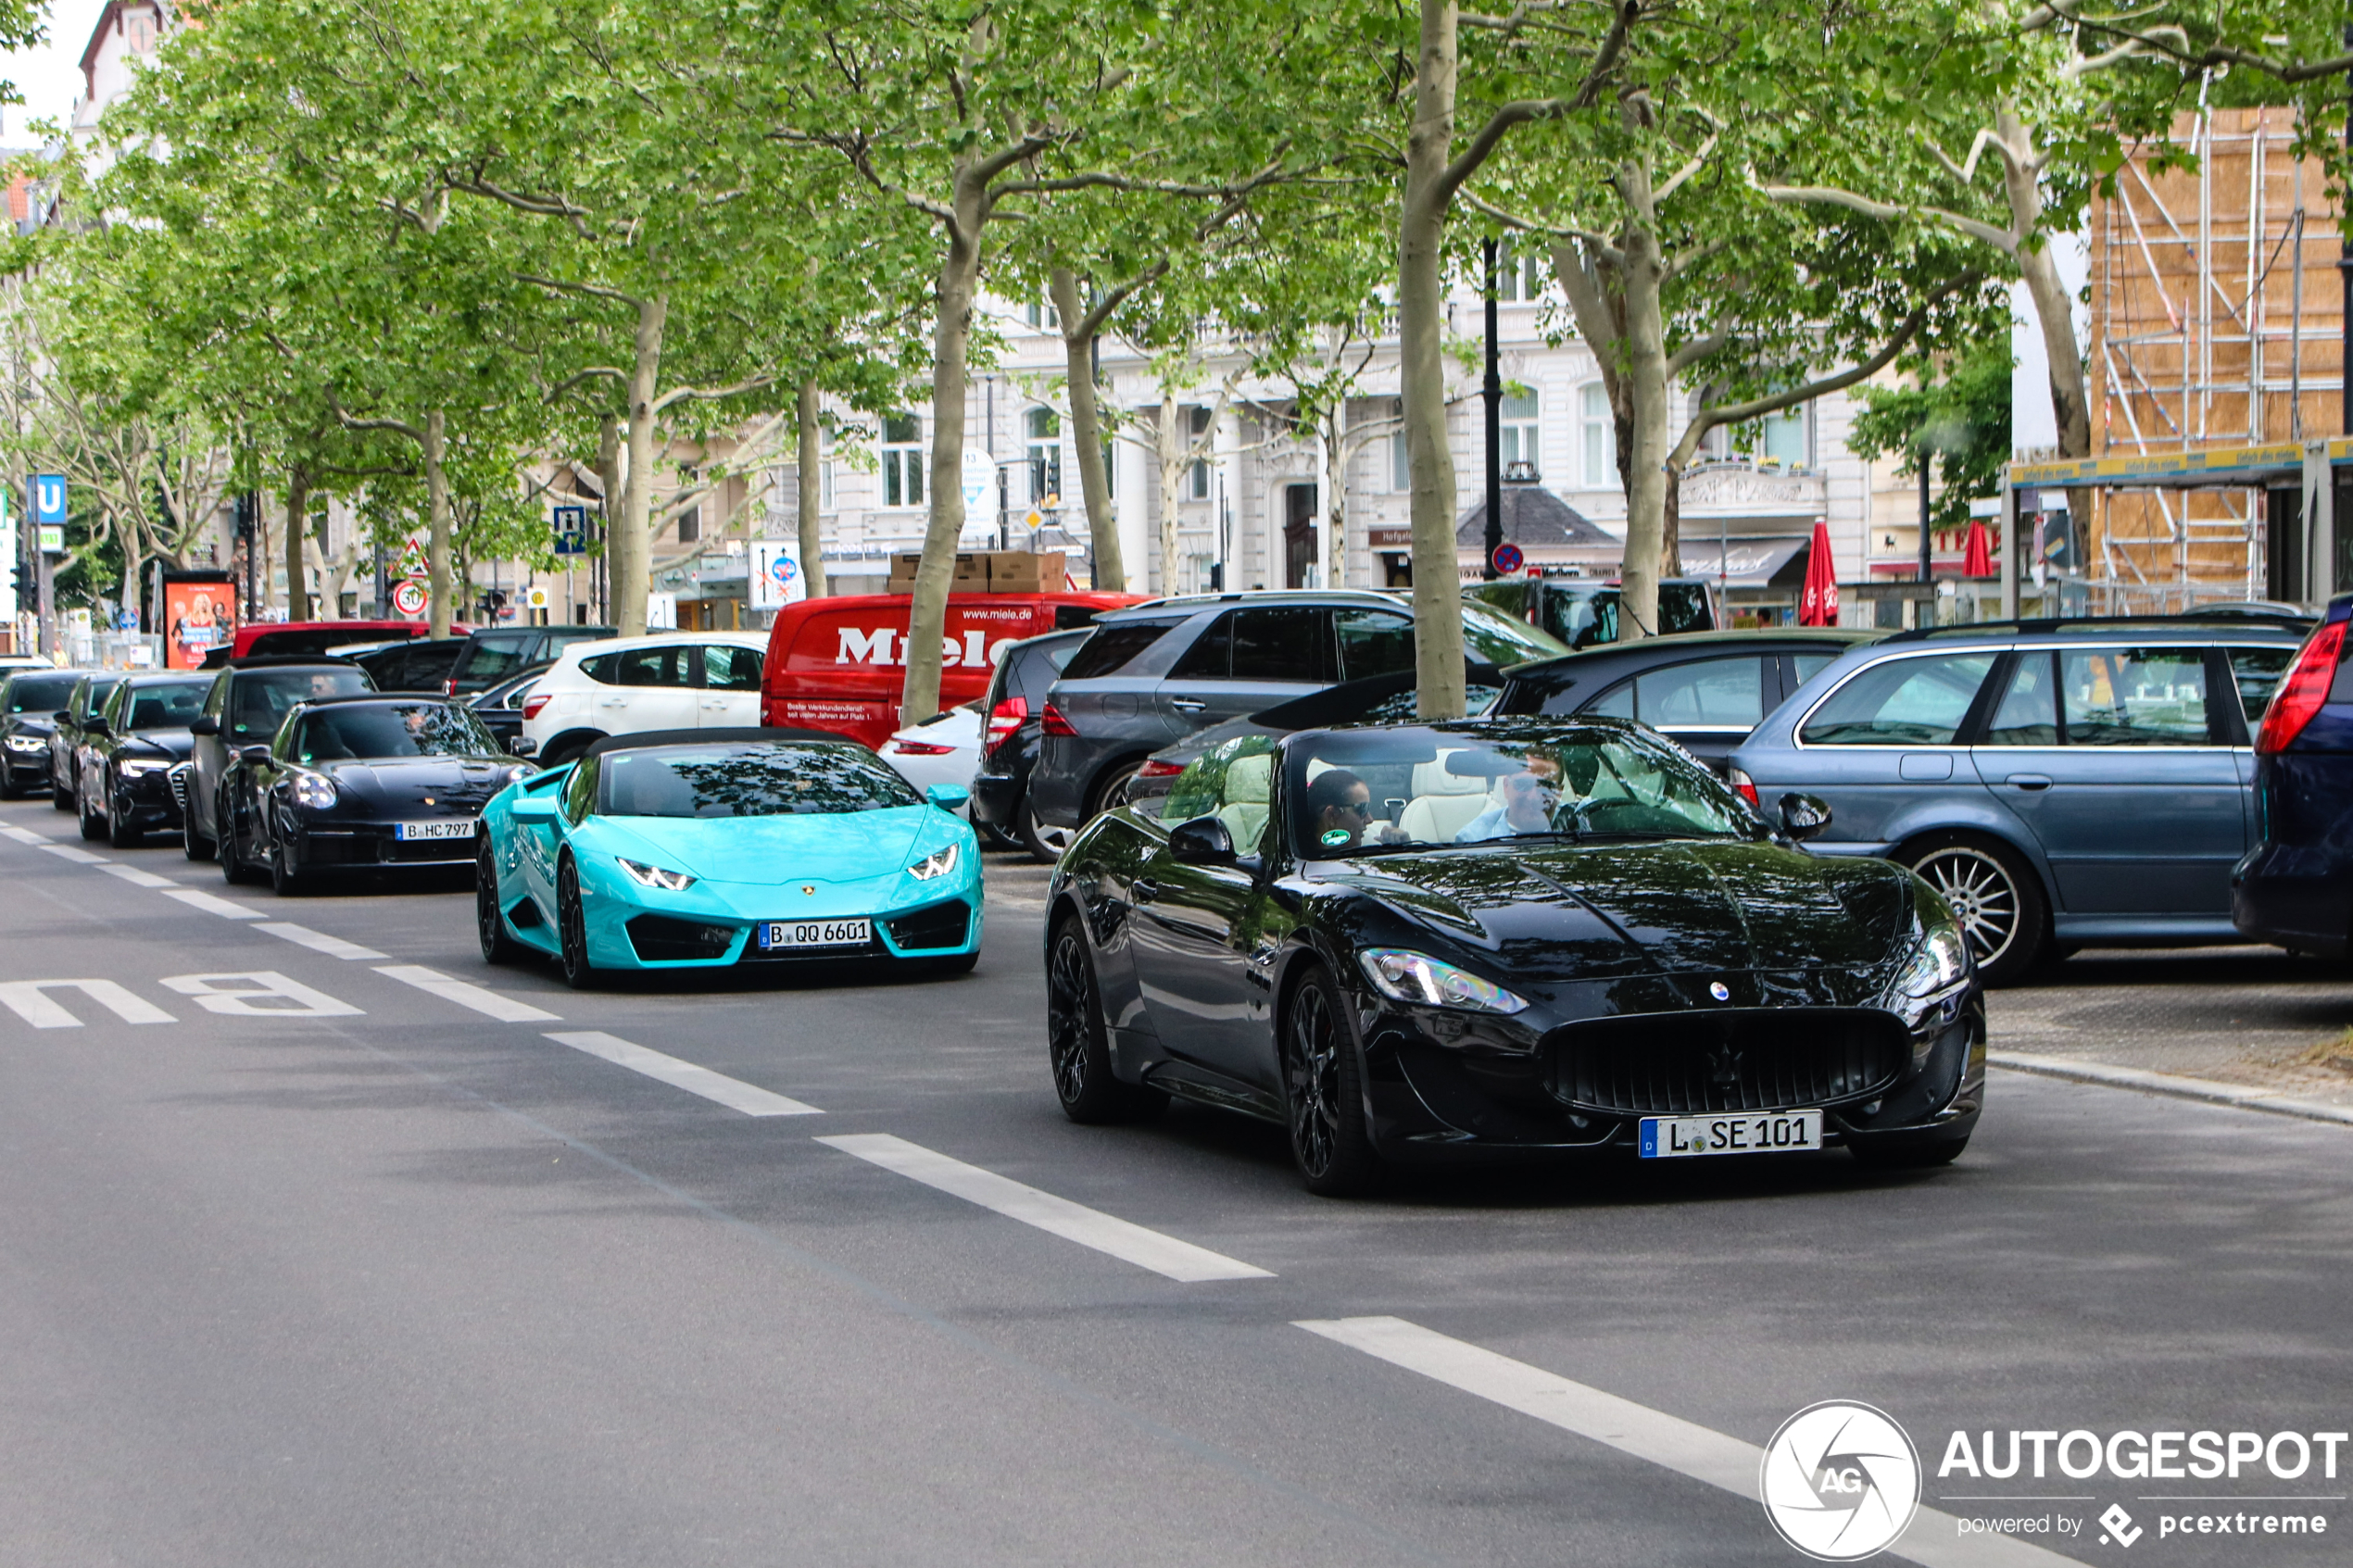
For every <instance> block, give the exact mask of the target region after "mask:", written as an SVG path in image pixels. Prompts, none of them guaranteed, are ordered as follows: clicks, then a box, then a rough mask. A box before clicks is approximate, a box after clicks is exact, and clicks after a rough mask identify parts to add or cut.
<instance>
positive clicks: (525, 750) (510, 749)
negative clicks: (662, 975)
mask: <svg viewBox="0 0 2353 1568" xmlns="http://www.w3.org/2000/svg"><path fill="white" fill-rule="evenodd" d="M538 752H539V743H538V742H537V741H535V740H533V739H532V738H531V737H530V736H529V735H517V736H516V737H515V738H514V739H512V740H510V741H509V742H508V743H507V755H508V756H510V757H535V756H537V755H538Z"/></svg>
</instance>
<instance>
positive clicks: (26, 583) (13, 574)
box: [8, 561, 33, 604]
mask: <svg viewBox="0 0 2353 1568" xmlns="http://www.w3.org/2000/svg"><path fill="white" fill-rule="evenodd" d="M8 590H9V592H11V593H13V594H15V595H16V596H17V603H19V604H29V603H31V599H32V593H33V584H32V582H31V578H30V576H29V575H28V574H27V572H26V571H25V567H24V562H22V561H19V562H17V564H16V565H14V566H12V567H10V568H9V569H8Z"/></svg>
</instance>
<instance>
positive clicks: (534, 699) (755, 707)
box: [522, 632, 768, 767]
mask: <svg viewBox="0 0 2353 1568" xmlns="http://www.w3.org/2000/svg"><path fill="white" fill-rule="evenodd" d="M767 657H768V633H765V632H659V633H653V634H651V635H649V636H644V637H608V638H606V639H604V640H603V641H601V642H594V643H574V644H573V646H570V647H568V648H566V649H564V651H563V652H561V653H560V654H558V655H557V656H556V661H555V663H553V664H551V665H549V666H548V667H547V672H546V673H545V674H543V675H541V676H540V677H539V684H537V685H535V686H534V687H533V688H532V692H531V695H530V696H527V697H525V698H524V699H523V705H522V735H523V739H525V740H527V741H529V742H530V743H531V746H532V751H531V755H532V756H534V757H535V758H536V759H538V760H539V761H540V762H541V763H542V764H544V765H545V766H547V767H556V766H559V765H560V764H562V763H565V762H569V761H571V760H572V759H573V758H575V757H578V756H579V755H580V754H581V753H582V752H583V751H585V750H587V749H588V746H589V745H590V744H591V743H592V742H595V741H598V740H601V739H603V738H604V737H605V736H607V735H630V734H645V733H646V732H648V731H649V730H721V729H737V728H743V729H749V728H752V727H754V726H756V725H758V724H759V722H760V671H761V664H762V663H763V662H765V660H766V659H767Z"/></svg>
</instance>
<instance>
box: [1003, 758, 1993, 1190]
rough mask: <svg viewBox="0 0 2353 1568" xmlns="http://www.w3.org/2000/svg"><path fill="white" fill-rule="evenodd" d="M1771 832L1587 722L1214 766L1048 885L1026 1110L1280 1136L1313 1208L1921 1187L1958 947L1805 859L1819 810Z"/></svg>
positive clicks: (1867, 870)
mask: <svg viewBox="0 0 2353 1568" xmlns="http://www.w3.org/2000/svg"><path fill="white" fill-rule="evenodd" d="M1147 812H1149V813H1150V814H1147ZM1780 819H1781V820H1780V822H1778V823H1776V824H1772V825H1768V824H1767V823H1765V822H1761V821H1759V820H1758V818H1757V816H1756V815H1755V812H1754V811H1752V809H1750V808H1749V807H1748V805H1747V804H1746V803H1745V802H1744V801H1743V800H1742V799H1741V797H1739V796H1737V795H1735V794H1734V793H1732V791H1731V790H1730V788H1728V787H1727V786H1726V785H1725V784H1723V783H1721V782H1720V781H1719V780H1718V779H1717V778H1716V776H1715V775H1714V774H1712V773H1710V772H1709V771H1707V769H1705V767H1703V766H1701V765H1700V764H1699V763H1697V762H1695V761H1693V760H1692V758H1691V757H1690V756H1689V755H1688V754H1687V753H1685V752H1683V751H1682V750H1680V748H1679V747H1677V746H1674V745H1673V744H1671V743H1670V742H1667V741H1665V740H1662V739H1661V738H1659V737H1658V736H1657V735H1655V734H1651V733H1650V732H1648V731H1646V730H1643V729H1642V728H1640V727H1638V726H1636V725H1634V724H1631V723H1627V722H1624V721H1617V720H1591V721H1559V720H1505V721H1485V722H1461V723H1453V724H1430V725H1416V726H1409V727H1366V728H1343V729H1330V730H1310V731H1304V732H1302V733H1300V734H1291V735H1288V736H1285V737H1283V738H1282V739H1280V740H1269V739H1267V738H1265V737H1263V736H1246V737H1241V738H1239V739H1236V740H1234V741H1231V742H1228V743H1227V744H1226V745H1224V746H1219V747H1217V748H1216V749H1215V750H1214V751H1212V752H1210V753H1209V754H1208V755H1206V756H1204V757H1202V758H1201V759H1199V760H1197V761H1195V762H1194V763H1193V764H1191V765H1190V766H1189V767H1188V768H1187V769H1186V771H1185V772H1184V774H1183V775H1182V776H1181V777H1179V778H1178V779H1177V780H1176V784H1175V785H1174V787H1172V788H1171V789H1170V791H1169V793H1168V795H1167V796H1166V797H1164V798H1163V799H1161V800H1157V801H1154V802H1152V803H1151V805H1150V807H1148V808H1144V809H1121V810H1115V811H1112V812H1109V813H1106V814H1105V815H1104V816H1102V817H1100V818H1098V819H1097V820H1096V821H1095V822H1093V823H1092V824H1091V825H1090V826H1089V827H1088V829H1087V830H1086V831H1085V832H1084V833H1082V834H1080V835H1079V836H1078V838H1077V839H1076V841H1075V842H1074V843H1073V844H1072V846H1071V848H1070V852H1069V853H1068V855H1066V856H1065V857H1064V858H1063V860H1062V862H1061V864H1060V866H1059V867H1058V869H1057V870H1056V872H1055V874H1054V878H1053V883H1052V888H1051V901H1050V905H1049V910H1050V913H1049V919H1048V924H1047V936H1046V966H1047V982H1048V984H1047V994H1048V1004H1047V1006H1048V1032H1049V1036H1050V1052H1051V1064H1052V1069H1053V1078H1054V1087H1055V1090H1056V1092H1057V1094H1058V1095H1059V1096H1060V1097H1061V1099H1062V1103H1063V1110H1066V1111H1067V1112H1068V1113H1069V1114H1070V1115H1071V1116H1072V1117H1074V1118H1075V1119H1076V1120H1079V1121H1083V1122H1092V1121H1115V1120H1119V1119H1122V1118H1128V1117H1136V1116H1139V1115H1148V1114H1151V1113H1152V1112H1155V1111H1157V1110H1159V1109H1160V1108H1161V1107H1162V1106H1163V1105H1164V1104H1165V1103H1166V1100H1167V1098H1168V1097H1170V1096H1172V1095H1174V1096H1181V1097H1183V1098H1187V1099H1191V1100H1196V1101H1201V1102H1203V1103H1207V1104H1210V1105H1216V1106H1224V1107H1227V1108H1230V1109H1233V1110H1241V1111H1245V1112H1249V1113H1252V1114H1255V1115H1259V1116H1263V1117H1266V1118H1268V1119H1270V1120H1275V1121H1279V1122H1281V1123H1285V1124H1287V1125H1288V1126H1289V1128H1290V1141H1291V1148H1292V1152H1293V1153H1294V1155H1295V1156H1296V1157H1297V1159H1298V1161H1299V1167H1300V1170H1301V1172H1302V1174H1303V1175H1304V1176H1305V1178H1306V1181H1307V1185H1308V1186H1309V1187H1310V1188H1311V1189H1313V1190H1315V1191H1317V1192H1323V1193H1345V1192H1353V1191H1360V1190H1363V1189H1364V1188H1365V1187H1367V1186H1368V1185H1371V1184H1372V1183H1373V1182H1374V1181H1375V1180H1376V1179H1377V1178H1378V1174H1379V1173H1380V1170H1381V1167H1382V1166H1383V1164H1384V1163H1387V1162H1397V1163H1403V1162H1409V1161H1415V1160H1441V1159H1447V1158H1466V1157H1478V1156H1484V1155H1494V1154H1506V1153H1512V1154H1531V1153H1546V1154H1558V1153H1568V1152H1591V1153H1603V1152H1606V1151H1622V1152H1623V1153H1625V1154H1627V1155H1631V1156H1639V1157H1642V1158H1645V1159H1675V1158H1683V1157H1691V1156H1706V1155H1718V1154H1738V1153H1779V1152H1788V1151H1796V1150H1801V1149H1818V1148H1825V1147H1835V1146H1839V1145H1843V1146H1844V1147H1846V1148H1849V1149H1851V1150H1853V1151H1854V1153H1855V1154H1856V1156H1857V1157H1858V1158H1860V1159H1863V1160H1869V1161H1872V1162H1875V1163H1884V1164H1892V1165H1934V1164H1942V1163H1944V1162H1945V1161H1947V1160H1952V1159H1953V1158H1954V1157H1955V1156H1957V1155H1958V1154H1959V1153H1960V1152H1961V1149H1962V1148H1963V1147H1964V1146H1965V1145H1966V1144H1967V1143H1968V1141H1969V1133H1970V1131H1971V1130H1972V1128H1974V1126H1975V1125H1976V1123H1977V1115H1978V1108H1979V1103H1980V1101H1981V1099H1982V1094H1983V1085H1984V1076H1985V1011H1984V1004H1983V999H1982V995H1981V992H1980V988H1979V985H1978V982H1977V977H1976V974H1975V972H1974V971H1973V970H1972V968H1971V966H1970V962H1969V947H1968V944H1967V943H1966V942H1965V941H1964V940H1963V939H1962V936H1961V933H1960V931H1959V928H1958V927H1957V925H1956V924H1955V922H1954V920H1953V916H1952V913H1951V911H1950V910H1949V909H1946V908H1945V906H1944V903H1943V902H1942V901H1941V900H1940V899H1939V898H1938V897H1937V896H1936V895H1935V893H1934V892H1933V891H1931V889H1930V888H1929V886H1928V884H1925V883H1923V882H1921V881H1920V880H1919V878H1918V877H1916V876H1914V875H1913V874H1912V873H1911V872H1908V871H1906V870H1904V869H1903V868H1901V867H1898V866H1894V865H1891V864H1889V863H1887V862H1886V861H1883V860H1864V859H1828V858H1824V859H1816V858H1815V857H1813V856H1811V855H1808V854H1806V852H1805V851H1804V850H1803V849H1800V848H1799V847H1798V846H1797V841H1798V840H1800V839H1802V838H1806V837H1811V836H1813V835H1814V834H1818V833H1819V832H1820V831H1821V830H1822V829H1823V828H1824V827H1826V826H1828V825H1829V822H1830V813H1829V810H1828V809H1827V808H1826V807H1824V806H1822V804H1821V803H1820V802H1819V801H1817V800H1814V799H1812V798H1810V797H1805V796H1794V795H1793V796H1788V797H1783V799H1782V800H1781V801H1780Z"/></svg>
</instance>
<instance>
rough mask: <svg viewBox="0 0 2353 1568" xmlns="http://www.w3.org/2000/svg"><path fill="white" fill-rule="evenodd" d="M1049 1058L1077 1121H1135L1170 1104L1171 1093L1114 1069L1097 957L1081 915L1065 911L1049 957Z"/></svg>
mask: <svg viewBox="0 0 2353 1568" xmlns="http://www.w3.org/2000/svg"><path fill="white" fill-rule="evenodd" d="M1046 1060H1047V1062H1048V1065H1050V1066H1051V1068H1052V1069H1053V1073H1054V1098H1056V1099H1059V1100H1061V1101H1062V1107H1063V1115H1065V1116H1067V1117H1069V1118H1070V1119H1071V1120H1072V1121H1074V1122H1081V1123H1105V1122H1133V1121H1138V1120H1140V1119H1142V1118H1145V1117H1150V1116H1155V1115H1158V1114H1159V1113H1160V1111H1161V1110H1162V1109H1163V1108H1164V1107H1165V1106H1166V1105H1167V1103H1168V1097H1167V1096H1166V1095H1164V1094H1162V1093H1160V1092H1159V1091H1158V1090H1155V1089H1148V1088H1143V1087H1139V1086H1138V1085H1132V1084H1124V1083H1121V1082H1120V1080H1119V1075H1118V1074H1117V1073H1114V1072H1113V1071H1112V1070H1111V1040H1110V1031H1109V1030H1108V1029H1106V1028H1105V1027H1104V1024H1103V1007H1102V997H1101V993H1100V992H1098V991H1097V989H1096V987H1095V960H1094V956H1093V955H1092V954H1090V953H1088V950H1087V934H1086V932H1085V931H1084V930H1083V929H1081V927H1080V925H1079V923H1078V917H1077V916H1076V915H1068V914H1066V915H1064V916H1063V918H1062V921H1061V922H1060V923H1059V924H1057V925H1056V926H1055V927H1054V942H1053V947H1051V949H1050V950H1049V952H1048V955H1047V959H1046Z"/></svg>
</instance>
